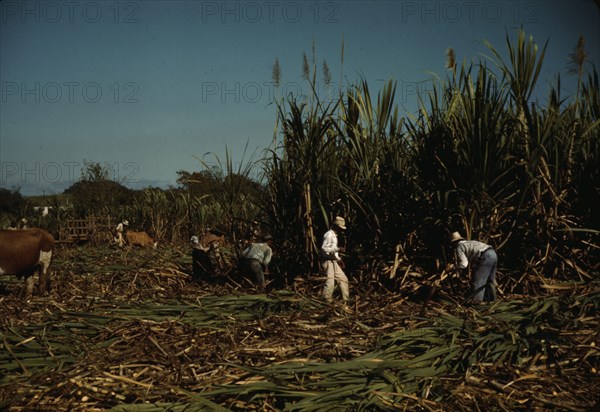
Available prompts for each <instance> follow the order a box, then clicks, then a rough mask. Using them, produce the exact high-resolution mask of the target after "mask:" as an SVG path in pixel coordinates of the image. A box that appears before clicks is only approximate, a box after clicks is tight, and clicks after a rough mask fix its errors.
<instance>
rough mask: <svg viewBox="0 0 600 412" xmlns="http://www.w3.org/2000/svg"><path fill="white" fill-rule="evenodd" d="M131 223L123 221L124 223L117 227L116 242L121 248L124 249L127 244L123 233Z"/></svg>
mask: <svg viewBox="0 0 600 412" xmlns="http://www.w3.org/2000/svg"><path fill="white" fill-rule="evenodd" d="M128 225H129V222H128V221H127V220H123V221H122V222H120V223H119V224H118V225H117V229H116V231H117V237H116V239H115V242H117V244H118V245H119V247H123V245H124V244H125V238H124V237H123V232H124V231H125V226H128Z"/></svg>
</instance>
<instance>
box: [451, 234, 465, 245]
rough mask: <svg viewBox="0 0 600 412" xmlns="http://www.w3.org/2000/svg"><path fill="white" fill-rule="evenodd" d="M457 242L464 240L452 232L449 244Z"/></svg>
mask: <svg viewBox="0 0 600 412" xmlns="http://www.w3.org/2000/svg"><path fill="white" fill-rule="evenodd" d="M459 240H465V238H464V237H462V236H461V235H460V233H458V232H452V234H451V235H450V243H452V242H457V241H459Z"/></svg>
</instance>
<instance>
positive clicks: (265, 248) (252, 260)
mask: <svg viewBox="0 0 600 412" xmlns="http://www.w3.org/2000/svg"><path fill="white" fill-rule="evenodd" d="M272 244H273V237H272V236H271V235H266V236H265V237H264V238H263V242H260V243H252V244H251V245H250V246H249V247H247V248H246V249H245V250H244V251H243V252H242V258H243V263H244V268H245V270H246V273H248V274H249V275H253V276H254V277H255V279H256V285H257V289H258V291H259V293H263V292H264V291H265V274H269V263H270V262H271V258H272V257H273V249H271V245H272Z"/></svg>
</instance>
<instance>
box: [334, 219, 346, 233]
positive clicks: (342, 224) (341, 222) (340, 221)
mask: <svg viewBox="0 0 600 412" xmlns="http://www.w3.org/2000/svg"><path fill="white" fill-rule="evenodd" d="M333 224H334V225H335V226H337V227H339V228H340V229H343V230H346V221H345V220H344V218H343V217H340V216H336V217H335V220H334V221H333Z"/></svg>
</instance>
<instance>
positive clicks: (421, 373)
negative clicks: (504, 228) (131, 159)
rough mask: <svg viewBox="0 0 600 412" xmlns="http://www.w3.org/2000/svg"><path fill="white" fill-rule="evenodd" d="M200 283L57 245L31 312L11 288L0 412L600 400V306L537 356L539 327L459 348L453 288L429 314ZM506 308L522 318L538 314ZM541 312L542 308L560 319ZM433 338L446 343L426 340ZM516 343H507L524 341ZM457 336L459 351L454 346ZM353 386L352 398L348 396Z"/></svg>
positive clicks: (152, 264)
mask: <svg viewBox="0 0 600 412" xmlns="http://www.w3.org/2000/svg"><path fill="white" fill-rule="evenodd" d="M190 272H191V258H190V256H189V250H187V249H185V248H182V249H178V248H161V249H159V250H158V251H151V250H143V249H132V250H120V249H117V248H109V247H102V248H93V247H86V246H79V247H60V248H59V249H58V251H57V253H56V257H55V260H54V262H53V265H52V275H53V278H52V290H51V291H50V293H49V294H48V295H46V296H34V297H33V298H32V299H31V300H30V301H24V300H23V299H21V298H20V297H19V292H20V289H21V287H22V283H21V282H17V280H16V279H14V278H13V279H7V278H2V279H1V280H2V283H3V287H2V290H1V291H0V293H1V294H0V318H1V319H2V323H1V330H0V332H1V336H2V341H1V342H0V345H1V346H2V351H0V352H2V353H3V354H2V355H0V374H1V375H3V376H2V378H0V409H1V410H8V411H32V410H45V411H96V410H107V409H111V408H112V409H113V410H137V411H146V410H157V411H158V410H184V409H185V408H186V407H188V408H190V409H185V410H217V409H219V408H221V407H223V408H225V409H230V410H259V409H260V410H331V405H337V408H338V409H339V410H356V409H361V407H359V406H360V405H362V409H364V410H381V409H388V410H399V409H403V408H407V410H445V411H446V410H447V411H451V410H477V409H480V410H490V409H495V410H547V409H555V410H590V408H592V407H593V405H594V404H595V402H597V400H598V399H597V396H598V395H597V393H600V375H598V369H600V367H599V365H598V356H599V352H598V350H597V349H596V345H598V344H600V340H598V336H599V333H600V326H599V325H600V322H599V320H598V315H597V314H596V315H594V314H593V312H592V314H591V315H590V312H589V309H587V308H588V306H589V305H590V304H591V305H593V304H597V303H598V300H593V301H590V302H592V303H590V304H585V305H583V306H582V308H581V311H580V312H579V315H578V316H579V326H580V327H579V328H578V329H576V330H568V331H565V333H564V334H562V333H561V332H560V331H557V332H555V337H554V338H553V339H555V341H553V342H549V343H548V347H547V348H546V347H543V348H542V347H540V351H539V352H537V355H536V351H535V350H533V349H532V346H533V343H532V342H538V341H539V342H543V341H544V339H541V338H539V340H536V339H538V337H537V336H538V335H536V333H537V334H539V333H540V332H539V331H532V332H531V335H530V336H531V337H530V338H527V339H525V340H523V342H522V346H521V347H520V349H519V350H514V349H510V348H509V349H506V350H507V353H509V355H507V356H504V355H502V356H504V358H502V356H497V355H496V352H498V351H499V349H495V348H501V347H502V348H504V346H500V343H497V342H500V341H499V340H498V339H496V340H492V339H488V340H483V338H481V340H476V338H473V340H469V339H471V338H464V336H466V335H464V333H465V330H466V329H469V328H467V327H466V326H465V325H466V324H467V322H471V321H473V322H479V319H480V318H479V317H478V316H479V315H478V314H477V313H479V312H476V311H475V309H473V308H467V309H464V308H461V307H457V306H456V305H455V304H454V303H452V300H448V299H446V298H445V294H444V293H443V291H442V292H440V295H439V296H438V295H437V294H436V296H435V297H434V299H432V301H431V302H429V304H428V306H427V308H426V310H425V311H424V312H423V313H420V312H421V310H422V309H423V302H422V301H419V300H418V299H414V297H413V296H408V295H406V294H402V293H392V292H390V291H388V290H385V289H384V288H380V289H377V290H373V288H372V287H364V285H363V287H361V285H358V284H356V283H354V282H352V281H351V283H352V284H351V291H352V301H351V304H350V305H349V306H347V307H346V306H343V305H341V303H340V302H339V300H337V301H336V302H334V303H333V304H327V303H325V302H323V301H322V300H321V299H320V298H319V291H320V288H321V287H322V282H323V280H322V279H320V278H318V276H313V277H311V276H307V277H304V278H302V279H298V280H297V281H296V282H294V283H293V284H291V285H288V286H287V288H282V289H273V288H270V290H269V291H268V293H267V294H256V293H255V291H254V288H253V286H252V285H251V282H249V281H247V280H244V279H243V278H241V277H240V276H238V275H236V273H235V271H231V272H228V273H226V276H222V277H220V278H219V279H218V281H216V282H212V283H204V282H199V283H193V282H191V276H190ZM596 292H597V290H596ZM449 298H450V297H449ZM504 299H505V303H504V304H505V305H513V306H511V307H510V308H509V307H508V306H507V309H506V310H505V313H507V312H506V311H507V310H508V309H511V310H514V313H516V315H515V316H517V315H519V314H522V313H530V312H526V310H530V306H533V303H535V302H528V301H526V302H525V303H524V304H523V305H522V306H515V305H516V304H513V303H511V302H510V300H509V299H508V297H505V298H504ZM519 302H520V300H519ZM557 302H559V303H557V305H559V304H561V305H562V303H561V302H563V301H562V300H560V301H558V300H557ZM586 305H587V306H586ZM539 306H540V308H537V307H536V309H535V310H537V311H538V312H536V313H541V314H542V315H543V316H550V315H546V313H549V312H548V310H549V309H548V308H546V309H544V308H543V307H541V306H543V305H539ZM542 309H544V310H545V311H542ZM477 310H480V311H488V312H489V313H492V309H490V308H479V309H477ZM584 310H585V311H584ZM519 311H520V312H519ZM557 311H560V308H557ZM493 312H494V316H496V313H497V311H496V310H495V309H494V311H493ZM511 313H513V312H511ZM552 313H558V312H552ZM489 316H492V315H489ZM521 316H522V315H521ZM454 319H461V321H460V322H462V324H461V325H457V326H456V332H451V330H450V329H449V328H450V327H449V326H443V325H452V322H455V323H456V321H455V320H454ZM481 319H484V318H483V317H481ZM495 319H496V318H495ZM503 321H504V322H506V324H507V325H508V324H509V323H510V322H512V318H511V319H509V318H508V317H506V318H505V320H503ZM443 322H448V323H443ZM519 322H521V323H522V320H521V321H519ZM569 322H571V321H569ZM571 323H572V322H571ZM571 323H569V325H570V324H571ZM553 324H554V323H553V321H552V319H550V318H549V319H548V320H546V321H545V323H544V327H543V328H542V329H540V330H543V331H544V333H546V334H548V333H549V332H548V331H551V330H552V329H549V328H550V327H551V326H552V325H553ZM565 324H566V323H565ZM474 325H482V323H474ZM548 325H549V326H548ZM442 326H443V327H444V328H447V329H446V330H447V332H443V331H442V332H441V335H440V334H439V333H440V330H441V329H442ZM485 327H487V326H480V329H481V328H485ZM506 329H508V327H507V328H506ZM555 329H556V328H555ZM421 330H423V333H422V334H420V335H419V331H421ZM430 331H435V333H436V334H437V335H435V336H432V337H431V339H430V340H426V339H425V338H426V332H427V333H429V332H430ZM468 332H469V333H471V334H473V336H477V333H478V332H477V328H474V329H473V330H469V331H468ZM492 332H493V333H497V330H494V331H491V330H490V331H487V330H486V332H485V333H481V334H480V335H486V336H491V335H489V334H490V333H492ZM452 333H454V335H452ZM511 333H512V332H502V333H500V334H499V336H504V337H505V338H506V337H507V336H508V337H507V338H506V340H507V341H508V345H509V346H510V341H511V339H512V341H513V346H514V345H515V343H514V342H515V341H516V342H517V344H520V343H519V337H518V336H512V335H511ZM409 334H410V336H411V337H410V339H414V340H413V341H410V340H409ZM445 335H448V340H444V339H446V337H445ZM450 335H452V336H450ZM553 336H554V335H553ZM427 339H429V338H427ZM441 339H442V340H444V341H443V342H442V340H441ZM458 341H461V342H462V343H461V345H462V346H461V345H457V346H456V349H453V348H454V346H451V345H450V344H449V343H448V342H458ZM567 341H568V342H567ZM436 342H439V345H441V346H440V347H442V346H443V347H444V348H449V349H439V348H438V347H436V346H434V345H436ZM465 342H466V343H465ZM477 342H481V343H480V344H478V343H477ZM489 342H491V343H489ZM493 342H496V343H493ZM502 344H503V345H504V341H502ZM477 345H480V348H484V346H485V348H487V345H489V349H486V350H487V352H485V353H487V354H488V355H486V356H490V357H494V358H493V359H496V360H495V361H493V362H492V361H490V362H481V361H480V360H479V361H476V360H473V361H471V359H474V358H473V356H474V355H473V353H479V352H475V349H477V350H479V349H480V348H476V346H477ZM493 345H497V346H493ZM541 345H543V343H542V344H541ZM552 345H554V347H552ZM467 347H469V350H472V351H471V352H469V353H470V355H469V357H468V356H467V349H465V348H467ZM507 347H508V346H507ZM473 348H474V349H473ZM565 348H576V349H575V350H573V351H572V352H570V353H564V352H566V349H565ZM438 350H440V352H439V354H440V356H439V357H438V358H433V355H434V354H435V353H437V352H436V351H438ZM495 350H496V352H494V351H495ZM503 350H504V349H503ZM519 351H526V352H527V354H524V355H523V357H522V358H520V355H518V352H519ZM480 352H481V351H480ZM515 354H516V355H515ZM478 356H479V355H478ZM561 356H563V357H562V358H561ZM556 357H558V358H557V359H555V358H556ZM415 359H417V360H418V362H416V363H415V362H413V363H411V364H410V367H409V368H408V369H410V370H413V369H411V368H416V369H414V370H415V371H417V372H418V373H417V372H415V374H414V376H413V375H406V373H405V370H406V368H405V366H406V365H409V364H408V363H406V362H409V361H413V360H415ZM480 359H481V358H480ZM454 360H456V361H454ZM361 362H362V363H361ZM369 362H371V363H373V362H377V363H378V364H380V365H383V366H377V365H376V367H372V365H371V363H369ZM428 362H430V363H428ZM470 362H473V363H472V364H471V363H470ZM478 362H479V363H478ZM417 363H418V364H417ZM446 364H447V365H450V366H446ZM442 365H443V366H444V368H441V366H442ZM336 368H337V369H336ZM419 368H420V369H419ZM428 368H429V369H428ZM367 369H368V372H365V371H366V370H367ZM332 371H333V372H332ZM335 371H337V372H335ZM428 373H429V374H431V375H427V374H428ZM390 376H395V378H391V377H390ZM374 377H375V378H374ZM399 377H400V378H399ZM380 381H381V382H380ZM400 381H401V383H399V382H400ZM377 382H379V383H377ZM380 384H381V385H383V384H385V385H391V386H389V388H392V389H393V390H391V391H390V392H389V393H388V392H387V391H388V389H389V388H388V386H377V385H380ZM370 385H373V386H370ZM315 388H318V389H315ZM344 388H356V389H348V390H349V391H351V395H348V394H346V395H344V393H343V392H341V391H342V390H343V389H344ZM382 388H386V389H385V390H384V389H382ZM362 391H364V393H363V392H362ZM337 392H339V398H337V399H335V398H331V399H330V398H326V397H324V394H326V393H327V394H330V395H333V394H334V393H337ZM374 393H375V394H376V395H375V396H373V394H374ZM372 396H373V399H371V397H372ZM366 400H368V402H367V401H366ZM327 402H332V403H327ZM336 402H337V403H336ZM361 402H364V403H361ZM128 405H129V406H128ZM319 405H320V406H319ZM321 408H324V409H321Z"/></svg>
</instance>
